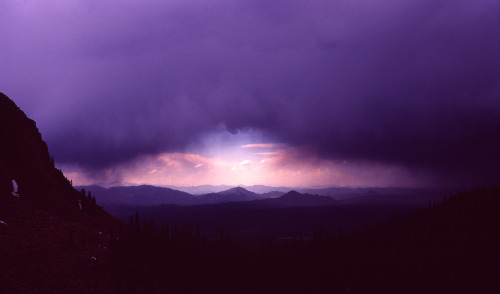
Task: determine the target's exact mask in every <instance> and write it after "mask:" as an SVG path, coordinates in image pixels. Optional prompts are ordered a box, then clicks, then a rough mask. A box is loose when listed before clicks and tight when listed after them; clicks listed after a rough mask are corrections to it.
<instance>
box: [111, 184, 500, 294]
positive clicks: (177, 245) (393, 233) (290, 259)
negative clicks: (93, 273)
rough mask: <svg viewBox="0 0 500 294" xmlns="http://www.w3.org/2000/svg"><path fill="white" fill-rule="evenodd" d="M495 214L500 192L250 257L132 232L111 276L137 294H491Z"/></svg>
mask: <svg viewBox="0 0 500 294" xmlns="http://www.w3.org/2000/svg"><path fill="white" fill-rule="evenodd" d="M499 209H500V189H499V188H491V189H482V190H475V191H470V192H464V193H459V194H457V195H455V196H453V197H451V198H450V199H447V200H445V201H444V202H443V203H441V204H432V205H430V207H428V208H426V209H421V210H418V211H415V212H414V213H412V214H411V215H409V216H408V217H405V218H399V219H393V220H391V221H389V222H388V223H387V224H380V225H377V226H375V227H367V228H365V229H361V230H358V231H355V232H353V233H349V234H345V233H342V232H331V231H328V230H325V229H324V228H322V227H317V228H316V230H315V231H314V234H313V236H312V237H313V238H312V240H310V241H308V240H303V239H301V238H293V239H291V240H289V241H284V240H275V239H272V238H270V239H268V240H267V241H265V242H263V243H262V244H261V246H260V247H258V248H256V249H249V248H248V247H245V246H244V245H242V244H240V243H236V242H233V241H232V240H231V235H228V234H227V233H225V232H224V231H222V232H221V233H220V237H219V238H218V239H216V240H213V239H212V240H211V239H205V237H203V236H200V231H199V228H198V227H196V229H195V228H193V227H192V226H184V227H177V226H176V227H170V226H168V225H162V226H161V227H155V225H154V224H153V223H151V222H147V223H146V224H144V228H143V229H141V228H140V227H139V226H138V225H137V223H135V224H134V222H132V223H131V225H130V228H129V229H128V230H126V231H125V232H124V234H123V238H120V241H118V242H117V243H116V244H115V248H117V250H116V251H115V253H116V255H115V259H114V264H115V267H116V268H119V269H126V270H122V271H118V272H115V273H116V274H117V277H116V278H117V279H118V280H119V281H126V284H122V286H123V287H127V288H128V289H137V291H136V292H135V293H139V292H141V291H142V290H140V289H150V290H151V291H152V289H170V290H172V291H173V293H200V292H205V293H212V292H213V293H498V291H499V290H500V287H499V285H498V282H497V279H498V272H499V271H498V264H499V262H500V258H499V256H500V254H499V252H498V248H500V237H499V235H498V229H499V228H500V221H499V218H498V211H499ZM138 219H139V218H138V216H137V218H136V220H138ZM129 256H135V258H134V260H130V261H129V262H127V263H124V262H123V259H124V258H126V257H129ZM138 269H148V270H147V271H146V272H144V271H139V270H138ZM191 279H194V280H196V281H199V283H191V282H190V281H191ZM158 293H160V292H158Z"/></svg>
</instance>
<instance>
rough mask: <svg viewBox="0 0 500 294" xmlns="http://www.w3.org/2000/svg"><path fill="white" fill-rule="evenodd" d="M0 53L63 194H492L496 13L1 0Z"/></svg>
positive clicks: (498, 6)
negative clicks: (231, 188)
mask: <svg viewBox="0 0 500 294" xmlns="http://www.w3.org/2000/svg"><path fill="white" fill-rule="evenodd" d="M0 38H1V40H2V42H1V43H2V45H1V48H0V91H1V92H3V93H5V94H6V95H7V96H9V97H10V98H11V99H12V100H14V101H15V102H16V104H17V105H18V106H20V107H21V109H23V110H24V111H25V113H26V114H27V115H28V116H29V117H30V118H32V119H34V120H35V121H36V122H37V126H38V128H39V130H40V131H41V133H42V136H43V139H44V140H45V141H46V142H47V144H48V146H49V150H50V152H51V154H52V155H53V156H54V158H55V161H56V165H57V166H58V167H59V168H61V169H62V170H63V172H64V173H65V174H66V176H67V177H68V178H70V179H72V180H73V183H74V184H92V183H100V184H107V185H111V184H118V183H121V184H155V185H179V186H192V185H201V184H214V185H218V184H229V185H253V184H264V185H271V186H283V185H285V186H408V187H410V186H465V187H469V186H470V187H476V186H480V185H493V184H498V183H499V182H500V53H499V52H500V2H498V1H497V0H477V1H468V0H407V1H373V0H338V1H331V0H317V1H299V0H265V1H264V0H213V1H200V0H182V1H180V0H171V1H153V0H143V1H130V0H120V1H102V0H101V1H94V0H81V1H80V0H73V1H55V0H54V1H52V0H47V1H31V0H25V1H18V0H3V1H1V2H0Z"/></svg>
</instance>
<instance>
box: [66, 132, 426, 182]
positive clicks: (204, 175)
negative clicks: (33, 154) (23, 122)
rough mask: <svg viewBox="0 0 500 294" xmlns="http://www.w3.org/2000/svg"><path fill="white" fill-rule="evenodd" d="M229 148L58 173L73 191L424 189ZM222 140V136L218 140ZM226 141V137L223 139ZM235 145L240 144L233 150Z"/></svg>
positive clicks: (268, 152)
mask: <svg viewBox="0 0 500 294" xmlns="http://www.w3.org/2000/svg"><path fill="white" fill-rule="evenodd" d="M231 136H232V138H233V139H232V142H231V143H228V142H222V141H219V139H221V138H222V137H219V138H218V139H217V138H216V136H215V137H211V139H210V140H209V141H210V142H211V143H212V144H213V145H211V146H208V147H207V148H206V150H205V151H204V152H203V153H204V154H207V155H200V154H196V153H178V152H177V153H161V154H158V155H150V156H142V157H141V158H139V159H136V160H134V161H132V162H129V163H126V164H121V165H118V166H115V167H114V168H112V169H107V170H105V171H104V173H101V174H86V173H84V172H81V171H80V170H79V169H78V168H75V167H73V168H72V167H70V166H64V167H63V170H66V171H67V172H65V174H66V176H67V177H68V178H69V179H72V180H73V183H74V184H75V185H89V184H94V183H96V182H98V183H99V181H102V182H103V183H114V184H126V185H139V184H152V185H158V186H166V185H177V186H196V185H206V184H211V185H247V186H249V185H268V186H289V187H297V186H304V187H305V186H308V187H310V186H418V185H421V184H422V183H423V179H422V178H417V177H415V175H413V174H411V173H410V172H409V171H408V170H407V169H404V168H402V167H396V166H388V165H384V164H376V163H370V162H349V161H346V160H329V159H322V158H320V157H317V156H314V155H311V154H310V152H308V150H307V146H302V147H291V146H287V145H285V144H281V143H280V144H278V143H245V144H241V142H246V141H247V140H248V139H249V138H252V137H254V136H251V135H249V134H248V133H245V134H238V135H231ZM223 137H225V136H223ZM225 138H226V139H227V137H225ZM237 143H240V144H237Z"/></svg>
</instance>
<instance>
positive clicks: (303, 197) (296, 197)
mask: <svg viewBox="0 0 500 294" xmlns="http://www.w3.org/2000/svg"><path fill="white" fill-rule="evenodd" d="M260 203H264V204H268V205H273V206H280V207H294V206H296V207H300V206H322V205H334V204H337V201H336V200H334V199H332V198H330V197H328V196H319V195H311V194H301V193H299V192H297V191H295V190H291V191H290V192H288V193H286V194H284V195H282V196H281V197H278V198H272V199H264V200H260Z"/></svg>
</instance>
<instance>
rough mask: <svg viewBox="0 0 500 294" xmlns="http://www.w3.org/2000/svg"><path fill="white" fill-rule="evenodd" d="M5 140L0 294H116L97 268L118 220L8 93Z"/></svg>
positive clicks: (0, 159) (1, 146)
mask: <svg viewBox="0 0 500 294" xmlns="http://www.w3.org/2000/svg"><path fill="white" fill-rule="evenodd" d="M0 138H1V141H0V221H1V222H0V260H1V262H0V292H1V293H34V292H39V293H110V289H111V286H110V282H109V276H108V273H107V271H106V270H105V269H104V268H101V269H97V266H96V264H97V262H102V263H103V264H105V263H106V260H108V259H109V251H108V250H107V249H106V248H108V243H109V241H108V240H109V239H110V230H111V229H112V228H115V227H118V224H119V221H118V220H117V219H115V218H113V217H112V216H110V215H109V214H107V213H106V212H104V211H103V210H102V208H101V207H99V206H97V204H96V201H95V197H93V196H92V195H91V194H90V193H88V194H87V193H86V191H81V192H78V191H76V190H75V189H74V188H73V186H72V184H71V182H70V181H69V180H68V179H66V177H65V176H64V175H63V173H62V172H61V171H60V170H58V169H57V168H55V167H54V161H53V159H52V158H51V157H50V154H49V150H48V148H47V144H46V143H45V142H44V141H43V140H42V135H41V134H40V132H39V131H38V129H37V127H36V124H35V122H34V121H33V120H31V119H29V118H28V117H27V116H26V114H24V112H23V111H22V110H21V109H19V107H17V106H16V104H15V103H14V102H13V101H11V100H10V99H9V98H8V97H7V96H5V95H4V94H2V93H0ZM89 281H93V282H92V283H89Z"/></svg>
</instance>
